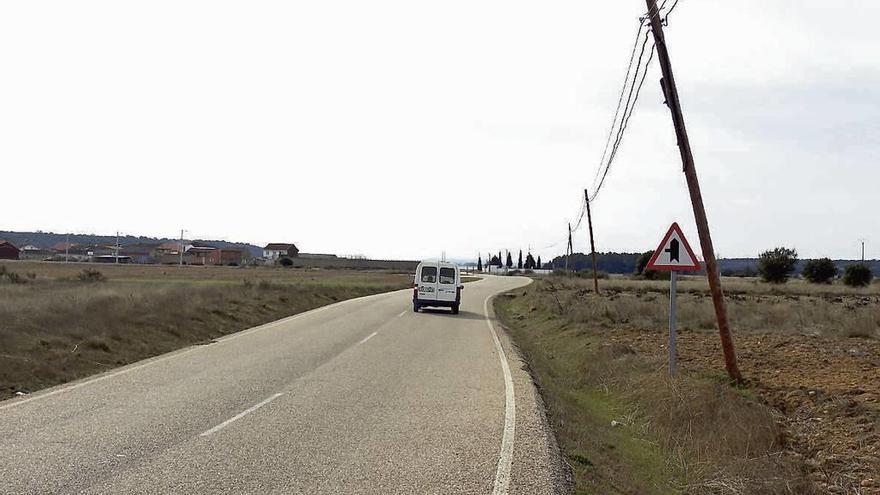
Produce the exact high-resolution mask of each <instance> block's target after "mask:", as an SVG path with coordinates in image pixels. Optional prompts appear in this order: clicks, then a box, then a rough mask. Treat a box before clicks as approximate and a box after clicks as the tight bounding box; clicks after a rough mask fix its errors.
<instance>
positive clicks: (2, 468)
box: [0, 277, 564, 494]
mask: <svg viewBox="0 0 880 495" xmlns="http://www.w3.org/2000/svg"><path fill="white" fill-rule="evenodd" d="M527 282H528V280H527V279H523V278H512V277H490V278H487V279H485V280H482V281H479V282H473V283H469V284H466V286H465V290H464V292H463V304H462V308H461V313H460V314H459V315H457V316H454V315H451V314H450V313H448V311H446V310H439V309H438V310H436V311H432V312H423V313H413V312H412V308H411V302H410V300H411V291H399V292H393V293H388V294H379V295H375V296H369V297H365V298H360V299H353V300H350V301H345V302H342V303H338V304H334V305H332V306H326V307H324V308H319V309H317V310H314V311H310V312H308V313H303V314H301V315H297V316H294V317H291V318H287V319H285V320H280V321H278V322H274V323H270V324H268V325H264V326H262V327H257V328H254V329H250V330H246V331H244V332H240V333H238V334H234V335H230V336H227V337H225V338H223V339H220V340H218V341H216V342H215V343H211V344H207V345H201V346H194V347H189V348H185V349H182V350H180V351H177V352H174V353H171V354H166V355H163V356H159V357H157V358H153V359H150V360H146V361H142V362H140V363H136V364H133V365H130V366H127V367H124V368H118V369H116V370H113V371H110V372H108V373H105V374H102V375H98V376H96V377H93V378H90V379H87V380H83V381H79V382H74V383H72V384H67V385H64V386H60V387H55V388H52V389H48V390H45V391H42V392H39V393H36V394H32V395H30V396H27V397H23V398H17V399H12V400H8V401H4V402H0V492H2V493H302V494H316V493H358V494H360V493H377V494H379V493H381V494H388V493H407V494H415V493H437V494H440V493H443V494H452V493H496V494H500V493H518V494H540V493H548V494H549V493H558V490H559V489H560V488H562V487H563V485H564V483H563V480H562V478H563V474H562V472H563V471H562V469H561V467H560V461H559V459H558V456H557V454H556V452H555V443H554V441H553V439H552V435H551V434H550V433H549V432H548V429H547V427H546V419H545V417H544V414H543V410H542V407H541V404H540V400H539V399H538V397H537V395H536V393H535V389H534V386H533V384H532V383H531V381H530V379H529V377H528V375H527V373H526V372H525V371H523V366H522V363H521V361H520V359H519V357H518V355H517V354H516V351H515V350H514V349H513V348H511V346H510V343H509V342H508V340H507V338H506V336H505V334H504V332H503V330H502V329H501V328H500V327H499V326H498V325H493V324H492V323H491V321H492V319H491V318H492V316H491V313H490V314H489V315H487V311H488V312H491V304H486V303H487V299H488V298H489V297H491V296H492V295H494V294H497V293H499V292H501V291H504V290H508V289H512V288H515V287H518V286H522V285H524V284H526V283H527ZM428 311H431V310H428Z"/></svg>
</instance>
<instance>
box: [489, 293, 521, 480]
mask: <svg viewBox="0 0 880 495" xmlns="http://www.w3.org/2000/svg"><path fill="white" fill-rule="evenodd" d="M491 298H492V296H489V297H487V298H486V300H485V301H483V313H484V314H485V315H486V324H487V325H488V326H489V331H490V332H492V340H494V341H495V349H496V350H498V359H500V360H501V370H502V371H503V372H504V435H502V437H501V454H500V456H499V457H498V467H497V469H496V470H495V487H494V488H493V489H492V495H507V490H508V488H509V486H510V466H511V464H512V463H513V436H514V434H515V430H516V398H515V397H514V394H513V378H512V377H511V376H510V366H509V365H508V364H507V355H506V354H504V348H502V347H501V341H500V340H498V333H497V332H495V327H494V326H493V325H492V320H491V319H489V299H491Z"/></svg>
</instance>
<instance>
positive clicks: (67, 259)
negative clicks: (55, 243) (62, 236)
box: [64, 234, 70, 263]
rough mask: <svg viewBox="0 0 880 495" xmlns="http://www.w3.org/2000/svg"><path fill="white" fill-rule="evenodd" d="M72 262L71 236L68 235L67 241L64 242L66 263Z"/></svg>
mask: <svg viewBox="0 0 880 495" xmlns="http://www.w3.org/2000/svg"><path fill="white" fill-rule="evenodd" d="M69 260H70V234H67V240H65V241H64V262H65V263H67V262H68V261H69Z"/></svg>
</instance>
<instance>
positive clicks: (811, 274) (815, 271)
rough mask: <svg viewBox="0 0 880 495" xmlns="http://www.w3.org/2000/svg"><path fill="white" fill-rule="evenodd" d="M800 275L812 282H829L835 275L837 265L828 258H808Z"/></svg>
mask: <svg viewBox="0 0 880 495" xmlns="http://www.w3.org/2000/svg"><path fill="white" fill-rule="evenodd" d="M801 275H803V277H804V278H805V279H807V280H809V281H810V282H813V283H814V284H830V283H831V280H832V279H833V278H834V277H836V276H837V267H836V266H834V262H833V261H831V259H829V258H820V259H817V260H809V261H807V263H806V265H804V269H803V271H802V272H801Z"/></svg>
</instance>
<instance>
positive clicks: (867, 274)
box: [843, 263, 874, 287]
mask: <svg viewBox="0 0 880 495" xmlns="http://www.w3.org/2000/svg"><path fill="white" fill-rule="evenodd" d="M873 278H874V274H873V273H872V272H871V269H870V268H869V267H868V265H865V264H863V263H856V264H854V265H849V266H847V267H846V270H844V272H843V283H845V284H846V285H848V286H850V287H864V286H866V285H868V284H870V283H871V279H873Z"/></svg>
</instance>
